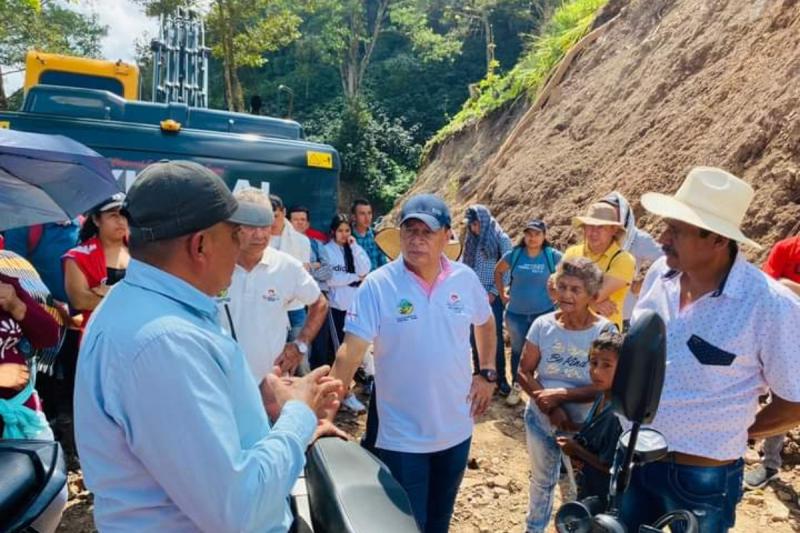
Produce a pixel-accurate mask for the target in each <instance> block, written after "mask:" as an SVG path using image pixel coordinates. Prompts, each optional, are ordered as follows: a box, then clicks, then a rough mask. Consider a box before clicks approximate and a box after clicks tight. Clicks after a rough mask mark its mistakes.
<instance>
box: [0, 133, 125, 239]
mask: <svg viewBox="0 0 800 533" xmlns="http://www.w3.org/2000/svg"><path fill="white" fill-rule="evenodd" d="M118 192H120V188H119V185H118V184H117V182H116V180H115V179H114V176H113V174H112V173H111V165H110V164H109V162H108V160H107V159H105V158H104V157H103V156H101V155H100V154H98V153H97V152H95V151H94V150H91V149H90V148H87V147H86V146H84V145H82V144H80V143H79V142H76V141H73V140H72V139H69V138H67V137H63V136H61V135H42V134H40V133H27V132H21V131H14V130H8V129H0V230H4V229H10V228H16V227H20V226H30V225H33V224H44V223H46V222H57V221H59V220H68V219H71V218H74V217H76V216H77V215H79V214H81V213H84V212H86V211H88V210H89V209H91V208H92V207H94V206H96V205H97V204H99V203H100V202H102V201H103V200H105V199H107V198H109V197H111V196H113V195H114V194H116V193H118Z"/></svg>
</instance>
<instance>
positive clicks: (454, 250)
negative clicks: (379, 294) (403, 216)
mask: <svg viewBox="0 0 800 533" xmlns="http://www.w3.org/2000/svg"><path fill="white" fill-rule="evenodd" d="M375 243H376V244H377V245H378V248H380V249H381V251H382V252H383V253H384V254H386V256H387V257H388V258H389V259H391V260H394V259H395V258H396V257H397V256H398V255H400V249H401V248H400V228H395V227H391V228H383V229H382V230H380V231H379V232H378V233H377V234H376V235H375ZM444 255H446V256H447V257H448V259H450V260H451V261H457V260H458V258H459V257H461V242H460V241H459V240H458V239H456V238H455V237H454V238H453V239H451V240H450V242H448V243H447V246H445V249H444Z"/></svg>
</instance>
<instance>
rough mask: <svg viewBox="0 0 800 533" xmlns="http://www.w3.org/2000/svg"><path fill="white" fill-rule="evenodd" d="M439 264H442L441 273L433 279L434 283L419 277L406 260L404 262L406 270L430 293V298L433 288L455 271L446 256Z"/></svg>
mask: <svg viewBox="0 0 800 533" xmlns="http://www.w3.org/2000/svg"><path fill="white" fill-rule="evenodd" d="M439 265H440V266H441V269H440V270H439V275H438V276H436V279H434V280H433V283H428V282H427V281H425V280H424V279H422V278H421V277H419V276H418V275H417V274H416V273H415V272H413V271H412V270H411V269H409V268H408V266H406V264H405V262H403V266H404V267H405V268H406V270H408V273H409V274H411V276H412V277H413V278H414V279H415V280H416V281H417V283H419V286H420V287H421V288H422V290H423V291H424V292H425V294H427V295H428V298H430V297H431V293H432V292H433V288H434V287H435V286H436V285H437V284H439V283H441V282H443V281H444V280H446V279H447V277H448V276H449V275H450V274H451V273H452V272H453V268H452V267H451V266H450V261H448V260H447V258H446V257H445V256H442V257H441V258H440V259H439Z"/></svg>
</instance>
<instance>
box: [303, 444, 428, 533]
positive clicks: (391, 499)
mask: <svg viewBox="0 0 800 533" xmlns="http://www.w3.org/2000/svg"><path fill="white" fill-rule="evenodd" d="M306 487H307V491H308V498H309V503H310V507H311V517H312V522H313V527H314V532H315V533H323V532H326V531H329V532H336V533H366V532H369V533H372V532H375V531H380V532H381V533H410V532H417V531H419V529H418V528H417V524H416V522H415V521H414V517H413V514H412V512H411V504H410V503H409V501H408V496H407V495H406V492H405V490H404V489H403V487H402V486H400V483H398V481H397V480H396V479H395V478H394V477H392V474H391V473H390V472H389V469H388V468H387V467H386V466H385V465H384V464H383V463H381V462H380V461H379V460H378V459H377V458H376V457H375V456H374V455H372V454H371V453H369V452H368V451H367V450H365V449H364V448H362V447H361V446H359V445H357V444H356V443H354V442H347V441H344V440H342V439H339V438H336V437H329V438H324V439H320V440H318V441H317V442H316V443H315V444H314V446H312V447H311V449H310V450H309V451H308V454H307V461H306Z"/></svg>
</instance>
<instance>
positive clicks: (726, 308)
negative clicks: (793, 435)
mask: <svg viewBox="0 0 800 533" xmlns="http://www.w3.org/2000/svg"><path fill="white" fill-rule="evenodd" d="M752 198H753V189H752V188H751V187H750V185H748V184H747V183H745V182H744V181H742V180H740V179H739V178H737V177H735V176H733V175H731V174H729V173H727V172H725V171H723V170H720V169H717V168H708V167H698V168H695V169H693V170H692V171H691V172H689V174H688V176H687V177H686V179H685V181H684V182H683V184H682V185H681V187H680V188H679V189H678V191H677V192H676V193H675V195H674V196H667V195H664V194H656V193H647V194H645V195H644V196H642V205H643V206H644V208H645V209H647V210H648V211H649V212H651V213H653V214H655V215H658V216H660V217H662V218H663V219H664V223H665V226H666V227H665V229H664V231H663V233H662V234H661V237H660V239H659V240H660V242H661V244H662V246H663V249H664V253H665V257H664V258H662V259H659V260H658V261H656V262H655V263H654V264H653V267H652V268H651V269H650V271H649V272H648V274H647V277H646V278H645V281H644V284H643V287H642V291H641V293H640V296H639V302H638V304H637V305H636V308H635V309H634V313H633V321H636V319H637V317H638V316H639V315H641V313H642V312H644V311H646V310H651V311H655V312H656V313H658V314H659V315H660V316H661V318H662V319H664V322H665V323H666V331H667V367H666V376H665V381H664V389H663V392H662V394H661V403H660V406H659V410H658V414H657V415H656V417H655V419H654V420H653V423H652V424H651V426H652V427H653V428H654V429H656V430H658V431H660V432H661V433H662V434H664V436H665V437H666V439H667V443H668V445H669V448H670V450H671V451H670V453H669V454H668V455H667V457H666V458H664V459H662V460H661V461H658V462H655V463H651V464H648V465H645V466H643V467H641V468H638V469H636V470H635V471H634V474H633V479H632V480H631V485H630V489H629V490H628V491H627V492H626V493H625V496H624V499H623V503H622V517H623V519H624V521H625V523H626V525H627V526H628V528H629V530H631V531H638V528H639V525H640V524H643V523H652V522H653V521H654V520H655V519H656V518H657V517H658V516H659V515H662V514H664V513H666V512H669V511H672V510H676V509H686V510H690V511H692V512H693V513H694V514H695V516H696V517H697V519H698V521H699V524H700V531H701V532H702V533H706V532H720V531H723V532H724V531H727V530H728V528H730V527H732V526H733V524H734V521H735V518H736V505H737V503H738V501H739V500H740V498H741V494H742V473H743V461H742V459H741V458H742V455H743V454H744V452H745V450H746V448H747V440H748V438H751V439H760V438H764V437H768V436H771V435H777V434H781V433H783V432H785V431H787V430H788V429H790V428H792V427H794V426H795V425H797V423H798V422H800V380H798V379H797V375H798V374H799V373H800V358H798V357H797V354H796V351H797V346H798V345H799V344H800V332H798V329H797V324H798V323H800V305H798V301H797V299H796V298H795V296H794V295H792V294H791V292H790V291H789V290H788V289H787V288H786V287H783V286H781V285H780V284H778V283H777V282H775V281H774V280H772V279H770V278H768V277H767V276H766V275H764V273H763V272H761V271H760V270H759V269H758V268H756V267H755V266H753V265H752V264H750V263H749V262H748V261H747V260H746V259H745V257H744V255H743V254H742V253H741V252H740V251H739V249H738V244H737V243H741V244H744V245H747V246H750V247H753V248H756V249H758V248H760V246H759V245H758V244H757V243H755V242H753V241H752V240H750V239H748V238H747V237H746V236H745V235H744V234H743V233H742V231H741V229H740V226H741V223H742V220H743V218H744V216H745V214H746V212H747V208H748V206H749V205H750V202H751V200H752ZM767 390H771V392H772V395H773V398H774V400H773V401H772V403H770V404H769V405H768V406H767V407H765V408H763V409H761V410H759V404H758V398H759V396H761V395H762V394H764V393H765V392H766V391H767Z"/></svg>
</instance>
